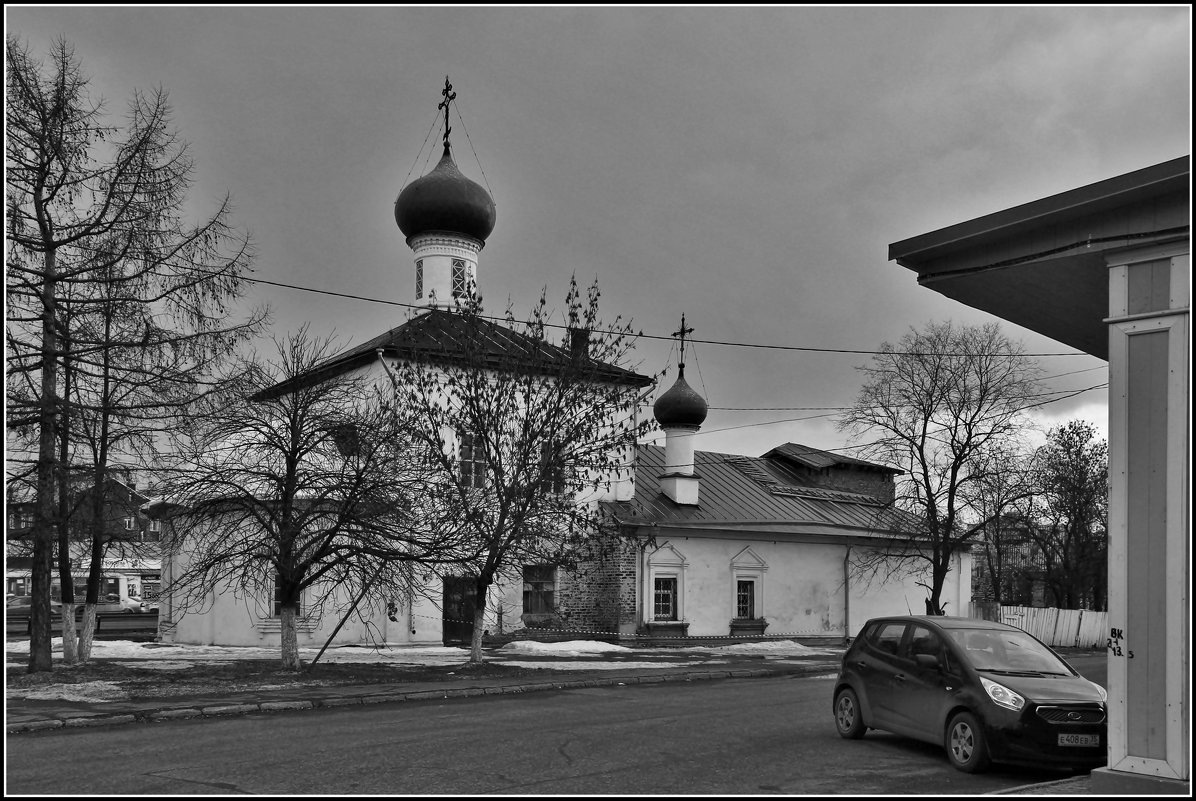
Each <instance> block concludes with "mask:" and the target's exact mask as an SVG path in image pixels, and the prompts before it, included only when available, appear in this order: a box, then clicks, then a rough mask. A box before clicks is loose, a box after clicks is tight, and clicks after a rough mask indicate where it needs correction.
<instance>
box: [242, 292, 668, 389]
mask: <svg viewBox="0 0 1196 801" xmlns="http://www.w3.org/2000/svg"><path fill="white" fill-rule="evenodd" d="M378 351H381V352H382V353H383V355H384V356H388V357H391V358H395V359H399V360H403V361H418V362H427V363H432V364H446V365H449V364H454V363H464V362H465V361H466V353H467V352H470V353H472V356H470V358H469V361H470V362H471V363H475V364H476V363H477V362H478V361H479V356H480V357H481V358H480V361H481V363H482V365H483V366H485V367H487V368H490V369H507V370H510V369H519V368H520V367H530V366H534V367H536V368H538V369H544V368H545V367H548V368H550V369H551V368H552V367H553V366H556V365H562V366H563V365H565V364H568V363H571V362H573V361H574V356H573V354H572V353H571V352H570V351H569V350H567V349H566V348H563V347H559V346H557V345H552V344H549V343H547V342H543V341H540V340H536V339H534V338H532V337H530V336H527V335H526V334H522V333H520V332H518V331H515V330H513V329H511V328H508V327H506V326H504V325H499V324H498V323H495V322H493V321H491V320H487V319H484V318H481V317H477V316H474V315H465V314H459V313H456V312H452V311H447V310H443V309H431V310H429V311H426V312H424V313H422V314H420V315H418V316H416V317H413V318H412V319H410V320H408V321H407V322H405V323H403V324H402V325H399V326H396V327H394V328H392V329H390V330H389V331H386V332H385V333H382V334H379V335H378V336H376V337H374V338H373V339H370V340H368V341H366V342H363V343H362V344H360V345H357V346H356V347H353V348H350V349H349V350H347V351H345V352H344V353H341V354H339V355H337V356H334V357H332V358H331V359H329V360H328V361H326V362H324V363H322V364H320V365H318V366H317V367H316V368H315V369H313V370H312V371H310V372H309V373H306V374H305V375H302V376H298V377H296V378H293V379H291V380H289V381H283V382H282V383H279V384H275V385H274V386H273V387H270V388H269V389H267V390H265V391H263V392H260V393H258V394H257V395H256V396H254V399H255V400H269V399H271V398H276V397H279V396H281V395H285V394H287V393H288V392H292V391H294V390H296V389H299V388H300V387H303V386H310V385H311V384H314V383H317V382H318V381H326V380H328V379H331V378H333V377H335V376H337V375H340V374H342V373H345V372H348V371H349V370H352V369H354V368H357V367H360V366H362V365H365V364H368V363H369V362H372V361H374V360H376V359H377V358H378V355H377V354H378ZM589 366H590V369H591V372H592V378H593V380H594V381H599V382H609V383H614V384H626V385H629V386H636V387H642V386H648V385H649V384H651V383H652V379H651V378H649V377H647V376H644V375H640V374H639V373H636V372H633V371H631V370H626V369H624V368H622V367H616V366H615V365H611V364H606V363H604V362H596V361H592V362H590V363H589Z"/></svg>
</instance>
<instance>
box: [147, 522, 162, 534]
mask: <svg viewBox="0 0 1196 801" xmlns="http://www.w3.org/2000/svg"><path fill="white" fill-rule="evenodd" d="M149 530H150V531H151V532H153V533H155V534H157V533H159V532H160V531H162V521H161V520H151V521H149Z"/></svg>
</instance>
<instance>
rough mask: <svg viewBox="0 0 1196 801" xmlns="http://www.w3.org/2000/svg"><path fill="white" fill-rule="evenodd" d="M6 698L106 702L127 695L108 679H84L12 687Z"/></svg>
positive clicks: (121, 699) (123, 698)
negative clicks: (80, 681)
mask: <svg viewBox="0 0 1196 801" xmlns="http://www.w3.org/2000/svg"><path fill="white" fill-rule="evenodd" d="M5 697H6V698H26V699H28V700H31V701H86V702H88V703H92V702H94V703H107V702H108V701H123V700H125V699H126V698H128V697H129V695H128V693H126V692H125V691H124V689H122V688H121V686H120V685H119V684H113V683H112V682H110V681H86V682H82V683H81V684H51V685H48V686H45V687H26V688H14V689H11V690H8V691H7V692H6V693H5Z"/></svg>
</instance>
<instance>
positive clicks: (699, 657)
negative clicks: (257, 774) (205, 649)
mask: <svg viewBox="0 0 1196 801" xmlns="http://www.w3.org/2000/svg"><path fill="white" fill-rule="evenodd" d="M840 650H841V649H840ZM839 658H840V657H839V655H838V654H837V653H836V654H834V655H831V654H827V653H825V652H823V653H818V654H811V655H809V656H803V657H792V656H790V657H787V658H777V659H773V658H761V657H760V656H758V655H748V654H730V655H728V654H720V655H718V657H717V658H713V657H712V656H711V655H710V654H704V653H692V652H690V653H682V652H680V651H677V652H675V653H674V654H672V655H670V657H669V663H670V666H668V667H650V666H645V664H644V663H643V662H637V663H636V664H635V666H631V667H627V668H619V667H617V660H612V659H611V658H609V657H604V656H601V655H581V656H574V657H572V658H570V659H569V662H570V663H571V665H570V669H568V670H562V669H555V670H553V669H549V670H544V671H543V672H544V674H545V675H544V677H543V678H540V677H539V676H534V677H531V678H527V677H524V678H503V677H480V676H469V675H467V674H466V675H461V676H460V677H454V678H453V680H451V681H450V680H448V679H447V678H446V679H443V680H440V681H416V682H401V683H392V684H348V685H338V686H315V687H313V686H297V687H278V688H262V689H257V690H252V691H245V692H211V693H205V694H195V695H183V696H171V697H160V698H136V699H123V700H122V699H117V700H106V701H99V700H86V699H72V698H52V699H38V698H24V697H13V698H8V699H7V702H6V709H5V724H6V731H7V733H8V735H9V736H14V735H20V734H23V733H27V732H41V731H46V730H52V729H66V728H82V727H101V726H124V725H131V724H139V723H152V722H155V721H164V720H177V719H182V718H197V717H224V716H231V715H243V714H252V713H262V712H281V713H285V712H293V711H301V710H310V709H319V708H334V707H352V706H358V705H370V704H379V703H406V702H418V701H430V700H442V699H445V698H465V697H476V696H482V695H507V694H522V693H529V692H537V691H541V690H561V689H569V688H581V687H602V686H617V685H627V684H658V683H664V682H678V681H707V680H715V679H728V678H765V677H771V676H828V675H832V674H834V673H836V672H837V670H838V667H839ZM494 661H496V662H501V661H504V660H503V659H502V658H501V657H496V658H495V659H494ZM678 663H685V664H678ZM993 794H994V795H1090V794H1092V790H1091V783H1090V780H1089V777H1088V776H1087V775H1085V776H1077V777H1069V778H1065V779H1061V780H1059V781H1052V782H1046V783H1041V784H1029V785H1025V786H1022V787H1015V788H1011V789H1008V790H1003V791H1000V792H998V793H993Z"/></svg>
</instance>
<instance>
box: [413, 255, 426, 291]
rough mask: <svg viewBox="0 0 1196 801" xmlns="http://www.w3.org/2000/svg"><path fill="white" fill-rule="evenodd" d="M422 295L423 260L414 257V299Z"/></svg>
mask: <svg viewBox="0 0 1196 801" xmlns="http://www.w3.org/2000/svg"><path fill="white" fill-rule="evenodd" d="M423 296H424V260H423V259H416V261H415V299H416V300H419V299H420V298H422V297H423Z"/></svg>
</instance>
